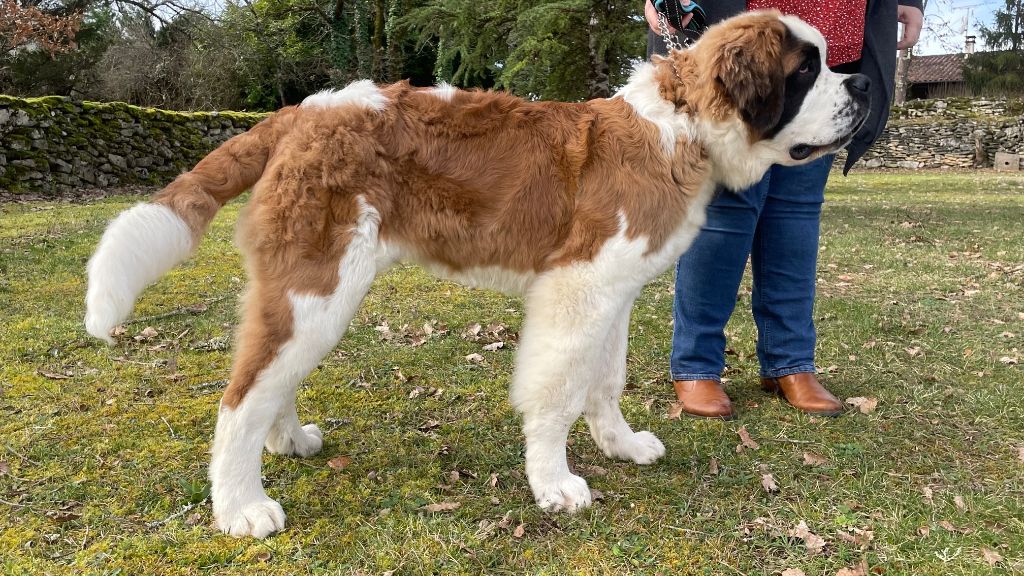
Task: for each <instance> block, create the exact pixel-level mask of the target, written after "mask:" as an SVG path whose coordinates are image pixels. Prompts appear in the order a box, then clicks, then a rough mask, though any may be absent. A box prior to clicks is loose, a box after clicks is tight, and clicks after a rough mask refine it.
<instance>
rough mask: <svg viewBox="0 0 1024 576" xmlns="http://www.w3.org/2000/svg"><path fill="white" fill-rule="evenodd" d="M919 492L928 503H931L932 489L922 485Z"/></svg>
mask: <svg viewBox="0 0 1024 576" xmlns="http://www.w3.org/2000/svg"><path fill="white" fill-rule="evenodd" d="M921 493H922V494H924V499H925V500H927V501H928V502H929V503H931V501H932V489H931V488H929V487H927V486H922V487H921Z"/></svg>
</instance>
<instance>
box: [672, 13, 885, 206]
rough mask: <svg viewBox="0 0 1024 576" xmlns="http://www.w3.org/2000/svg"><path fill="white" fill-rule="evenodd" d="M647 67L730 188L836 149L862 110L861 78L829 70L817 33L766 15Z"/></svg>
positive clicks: (714, 30)
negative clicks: (775, 168)
mask: <svg viewBox="0 0 1024 576" xmlns="http://www.w3.org/2000/svg"><path fill="white" fill-rule="evenodd" d="M654 68H655V72H654V77H655V79H656V80H657V82H658V85H659V92H660V96H661V98H663V99H665V100H668V101H669V102H670V103H671V104H672V105H673V106H674V113H673V114H674V115H675V116H676V120H678V121H679V122H682V123H685V124H689V126H688V130H687V131H688V132H690V133H691V134H694V135H695V136H697V137H698V138H699V139H700V140H701V141H702V143H703V144H704V146H705V149H706V150H707V152H708V154H709V156H710V158H711V160H712V164H713V168H714V176H715V178H716V180H718V181H719V182H721V183H723V184H725V185H726V186H729V187H731V188H744V187H746V186H749V185H751V184H753V183H754V182H756V181H757V180H759V179H760V178H761V176H762V175H763V173H764V171H765V170H767V169H768V167H769V166H770V165H772V164H783V165H797V164H802V163H805V162H809V161H811V160H813V159H815V158H818V157H820V156H822V155H824V154H828V153H831V152H835V151H837V150H839V149H841V148H843V147H844V146H846V145H847V144H848V143H849V142H850V140H851V139H852V138H853V136H854V134H856V133H857V131H858V130H859V129H860V128H861V126H862V125H863V124H864V121H865V119H866V118H867V115H868V110H869V107H870V106H869V105H870V102H869V95H868V91H869V88H870V81H869V80H868V79H867V77H865V76H863V75H860V74H854V75H847V74H836V73H834V72H831V71H830V70H829V69H828V67H826V66H825V40H824V38H823V37H822V35H821V34H820V33H819V32H818V31H817V30H815V29H814V28H813V27H811V26H810V25H808V24H807V23H805V22H804V21H802V20H800V19H799V18H796V17H793V16H783V15H781V14H780V13H778V12H775V11H766V12H752V13H748V14H744V15H741V16H737V17H735V18H730V19H728V20H725V21H724V22H722V23H720V24H718V25H716V26H713V27H711V28H710V29H708V31H707V32H706V33H705V35H704V36H703V37H702V38H701V39H700V41H699V42H697V44H696V45H694V46H693V47H692V48H690V49H688V50H684V51H681V52H673V53H671V54H670V55H669V56H668V57H665V58H656V59H655V62H654ZM675 132H678V129H677V130H675Z"/></svg>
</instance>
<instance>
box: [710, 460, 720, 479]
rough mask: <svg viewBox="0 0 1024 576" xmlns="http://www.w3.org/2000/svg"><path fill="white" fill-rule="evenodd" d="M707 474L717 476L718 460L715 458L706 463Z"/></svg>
mask: <svg viewBox="0 0 1024 576" xmlns="http://www.w3.org/2000/svg"><path fill="white" fill-rule="evenodd" d="M708 473H709V474H711V475H713V476H718V459H717V458H712V459H711V461H710V462H708Z"/></svg>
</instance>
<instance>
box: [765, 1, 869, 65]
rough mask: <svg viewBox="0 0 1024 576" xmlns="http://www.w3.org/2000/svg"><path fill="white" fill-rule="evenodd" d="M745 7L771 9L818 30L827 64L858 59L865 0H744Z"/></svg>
mask: <svg viewBox="0 0 1024 576" xmlns="http://www.w3.org/2000/svg"><path fill="white" fill-rule="evenodd" d="M747 8H748V9H749V10H760V9H763V8H775V9H776V10H779V11H781V12H783V13H785V14H792V15H794V16H797V17H799V18H800V19H802V20H804V21H805V22H807V23H808V24H810V25H811V26H814V27H815V28H817V29H818V30H820V31H821V33H822V35H824V36H825V42H826V44H828V65H829V66H835V65H837V64H845V63H847V62H853V61H855V60H860V51H861V48H862V47H863V46H864V14H865V12H866V10H867V0H827V1H825V2H821V1H817V2H816V1H814V0H747Z"/></svg>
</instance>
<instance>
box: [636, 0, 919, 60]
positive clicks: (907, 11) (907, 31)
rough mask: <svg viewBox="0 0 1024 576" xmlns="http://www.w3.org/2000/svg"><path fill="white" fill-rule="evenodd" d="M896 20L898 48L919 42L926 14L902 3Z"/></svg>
mask: <svg viewBox="0 0 1024 576" xmlns="http://www.w3.org/2000/svg"><path fill="white" fill-rule="evenodd" d="M648 20H650V18H648ZM896 20H898V21H900V22H901V23H902V24H903V38H900V41H899V42H897V43H896V49H897V50H903V49H904V48H910V47H912V46H913V45H914V44H917V39H918V38H920V37H921V26H922V25H924V14H922V13H921V11H920V10H918V9H917V8H915V7H914V6H902V5H901V6H900V7H899V9H898V10H897V12H896ZM655 22H657V20H655Z"/></svg>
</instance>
